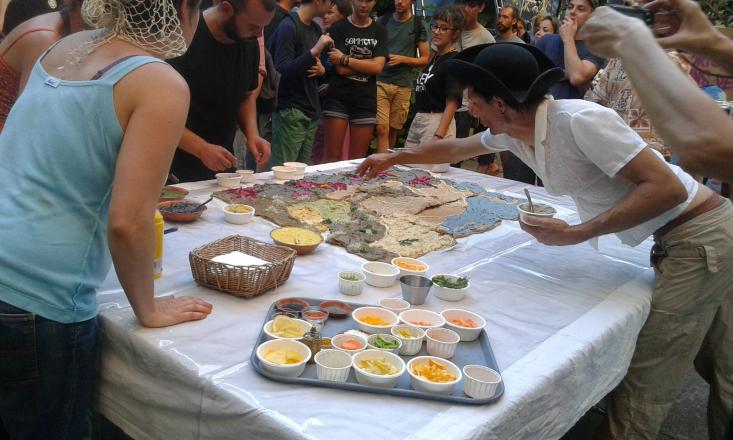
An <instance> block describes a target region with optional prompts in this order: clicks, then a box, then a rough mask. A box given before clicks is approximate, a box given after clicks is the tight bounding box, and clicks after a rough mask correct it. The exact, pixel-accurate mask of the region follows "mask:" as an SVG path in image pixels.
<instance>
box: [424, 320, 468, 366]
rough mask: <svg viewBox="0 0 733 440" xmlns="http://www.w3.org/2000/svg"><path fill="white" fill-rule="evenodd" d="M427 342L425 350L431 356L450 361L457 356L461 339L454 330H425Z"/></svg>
mask: <svg viewBox="0 0 733 440" xmlns="http://www.w3.org/2000/svg"><path fill="white" fill-rule="evenodd" d="M425 340H426V341H427V344H426V347H425V348H426V350H427V352H428V354H429V355H430V356H436V357H439V358H443V359H450V358H452V357H453V355H454V354H456V348H457V347H458V343H459V342H460V341H461V337H460V336H458V333H456V332H454V331H453V330H450V329H447V328H442V327H441V328H429V329H427V330H425Z"/></svg>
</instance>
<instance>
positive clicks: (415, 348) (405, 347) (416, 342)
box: [390, 324, 425, 356]
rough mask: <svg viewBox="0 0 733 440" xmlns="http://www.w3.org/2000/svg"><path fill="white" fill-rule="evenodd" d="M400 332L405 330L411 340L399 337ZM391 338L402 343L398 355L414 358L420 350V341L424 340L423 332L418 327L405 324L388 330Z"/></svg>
mask: <svg viewBox="0 0 733 440" xmlns="http://www.w3.org/2000/svg"><path fill="white" fill-rule="evenodd" d="M401 330H407V331H408V332H409V333H410V335H411V336H413V337H411V338H406V337H404V336H402V335H400V331H401ZM390 332H391V333H392V336H394V337H396V338H397V339H399V340H400V341H402V347H400V352H399V354H402V355H405V356H414V355H416V354H418V353H419V352H420V349H421V348H422V341H423V339H424V338H425V330H423V329H421V328H420V327H413V326H411V325H407V324H401V325H396V326H394V327H392V329H391V330H390Z"/></svg>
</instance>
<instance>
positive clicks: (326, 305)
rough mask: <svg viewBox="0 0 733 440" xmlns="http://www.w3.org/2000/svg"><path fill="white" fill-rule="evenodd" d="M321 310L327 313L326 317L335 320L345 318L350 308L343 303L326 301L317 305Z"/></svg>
mask: <svg viewBox="0 0 733 440" xmlns="http://www.w3.org/2000/svg"><path fill="white" fill-rule="evenodd" d="M318 307H320V308H321V309H322V310H325V311H327V312H328V316H329V317H331V318H335V319H341V318H346V317H348V316H349V314H350V313H351V307H349V305H348V304H346V303H345V302H343V301H335V300H327V301H323V302H321V303H320V304H318Z"/></svg>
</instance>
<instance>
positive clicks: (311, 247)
mask: <svg viewBox="0 0 733 440" xmlns="http://www.w3.org/2000/svg"><path fill="white" fill-rule="evenodd" d="M285 229H300V230H302V231H307V233H310V234H314V235H312V236H313V237H314V238H315V237H316V235H317V236H318V242H317V243H313V244H295V243H289V242H286V241H282V240H280V239H278V238H276V237H277V236H278V232H279V231H283V230H285ZM270 238H272V241H274V242H275V244H278V245H280V246H287V247H289V248H290V249H293V250H295V252H297V253H298V255H306V254H310V253H311V252H313V251H315V250H316V248H317V247H318V246H319V245H320V244H321V243H323V237H322V236H321V234H319V233H318V232H315V231H311V230H310V229H305V228H297V227H294V226H285V227H282V228H275V229H273V230H272V231H270Z"/></svg>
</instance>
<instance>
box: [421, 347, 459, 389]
mask: <svg viewBox="0 0 733 440" xmlns="http://www.w3.org/2000/svg"><path fill="white" fill-rule="evenodd" d="M430 361H433V362H435V363H437V364H440V365H441V366H442V367H443V368H445V370H446V372H447V373H448V374H451V375H452V376H453V377H454V378H455V379H454V380H451V381H447V382H433V381H430V380H428V379H426V378H424V377H422V376H419V375H418V374H417V373H416V372H415V367H417V366H421V365H424V364H428V363H429V362H430ZM407 371H408V372H409V373H410V378H411V381H410V382H411V384H412V388H414V389H415V390H417V391H422V392H424V393H434V394H451V393H452V392H453V388H454V387H455V386H456V384H457V383H458V382H460V381H461V377H462V375H461V370H460V369H459V368H458V367H457V366H456V364H454V363H453V362H451V361H447V360H445V359H441V358H438V357H434V356H418V357H416V358H413V359H411V360H410V361H409V362H408V363H407Z"/></svg>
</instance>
